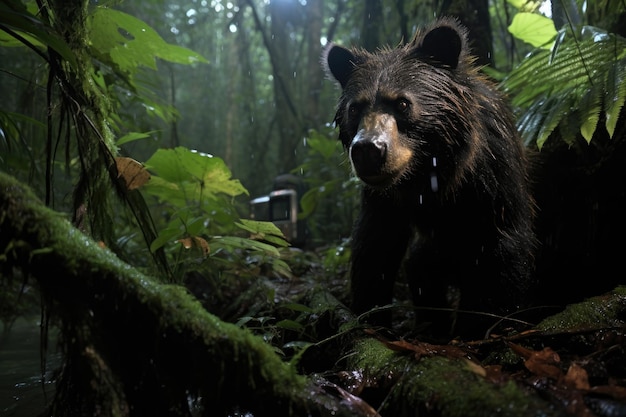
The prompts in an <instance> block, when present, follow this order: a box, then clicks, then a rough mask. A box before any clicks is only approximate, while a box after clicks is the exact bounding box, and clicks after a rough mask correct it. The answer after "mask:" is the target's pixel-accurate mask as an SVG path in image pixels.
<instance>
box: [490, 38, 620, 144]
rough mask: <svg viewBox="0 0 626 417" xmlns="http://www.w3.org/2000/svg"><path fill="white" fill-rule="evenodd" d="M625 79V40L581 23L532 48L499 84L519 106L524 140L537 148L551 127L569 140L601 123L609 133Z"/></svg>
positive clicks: (589, 133)
mask: <svg viewBox="0 0 626 417" xmlns="http://www.w3.org/2000/svg"><path fill="white" fill-rule="evenodd" d="M625 80H626V40H625V39H624V38H622V37H620V36H618V35H616V34H612V33H607V32H606V31H604V30H602V29H599V28H596V27H591V26H583V27H581V28H580V31H579V32H577V33H574V32H572V30H571V29H570V28H564V29H562V30H560V31H559V32H558V35H557V37H556V40H555V42H554V44H553V45H552V47H551V48H550V49H537V50H535V51H534V52H533V53H532V54H531V55H530V56H528V57H527V58H526V59H525V60H524V61H523V62H522V64H521V65H520V66H519V67H518V68H516V69H515V70H513V71H512V72H511V73H510V74H509V76H508V77H506V79H505V80H504V82H503V87H504V89H505V90H506V91H508V93H509V94H510V95H511V96H512V98H513V100H512V103H513V105H514V106H516V107H517V108H518V109H519V110H520V113H521V114H520V117H519V122H518V124H519V129H520V131H521V133H522V135H523V137H524V141H525V143H526V144H527V145H531V144H532V145H536V146H537V147H538V148H539V149H541V147H542V146H543V145H544V143H545V141H546V140H547V139H548V137H549V136H550V135H551V134H552V133H553V132H554V131H555V130H558V132H559V134H560V136H561V137H562V139H563V140H564V141H565V142H566V143H567V144H568V145H573V144H574V143H575V140H576V137H577V135H579V134H580V135H582V137H583V138H584V139H585V140H586V141H587V142H588V143H589V142H590V141H591V140H592V137H593V135H594V133H595V132H596V130H597V129H599V128H602V127H603V128H605V129H606V131H607V132H608V134H609V137H612V136H613V133H614V131H615V127H616V124H617V120H618V117H619V114H620V111H621V109H622V107H623V106H624V101H625V100H626V83H625V82H624V81H625ZM602 116H603V117H602ZM601 120H603V122H604V126H600V125H599V122H600V121H601Z"/></svg>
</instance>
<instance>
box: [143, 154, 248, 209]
mask: <svg viewBox="0 0 626 417" xmlns="http://www.w3.org/2000/svg"><path fill="white" fill-rule="evenodd" d="M146 168H148V169H149V170H151V171H154V172H156V173H157V175H158V176H160V177H161V179H162V180H163V181H165V182H168V183H170V185H169V186H168V188H170V189H174V188H176V187H177V189H178V190H179V191H181V192H184V193H186V194H187V198H191V199H195V200H200V199H201V198H202V197H201V196H204V197H205V198H207V197H208V198H211V194H215V193H223V194H226V195H229V196H231V197H234V196H237V195H240V194H246V195H247V194H248V190H246V189H245V187H244V186H243V185H242V184H241V183H240V182H239V180H235V179H231V172H230V169H228V167H227V166H226V164H225V163H224V161H223V160H222V159H221V158H218V157H214V156H212V155H208V154H206V153H202V152H197V151H193V150H189V149H187V148H185V147H182V146H179V147H177V148H175V149H159V150H157V151H156V152H155V153H154V154H153V155H152V157H150V159H148V161H146ZM151 182H152V181H151ZM159 185H161V184H159ZM190 193H191V195H189V194H190Z"/></svg>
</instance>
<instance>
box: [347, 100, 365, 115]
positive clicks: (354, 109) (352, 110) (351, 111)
mask: <svg viewBox="0 0 626 417" xmlns="http://www.w3.org/2000/svg"><path fill="white" fill-rule="evenodd" d="M361 107H362V106H361V105H360V104H359V103H351V104H350V106H348V116H350V117H355V116H358V115H359V113H360V112H361Z"/></svg>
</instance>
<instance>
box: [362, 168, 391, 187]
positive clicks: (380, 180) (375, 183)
mask: <svg viewBox="0 0 626 417" xmlns="http://www.w3.org/2000/svg"><path fill="white" fill-rule="evenodd" d="M356 175H357V177H359V179H360V180H361V181H363V182H364V183H365V184H367V185H369V186H370V187H374V188H385V187H387V186H389V185H391V183H392V182H393V179H394V176H393V175H390V174H382V173H381V174H369V175H365V174H359V173H358V172H356Z"/></svg>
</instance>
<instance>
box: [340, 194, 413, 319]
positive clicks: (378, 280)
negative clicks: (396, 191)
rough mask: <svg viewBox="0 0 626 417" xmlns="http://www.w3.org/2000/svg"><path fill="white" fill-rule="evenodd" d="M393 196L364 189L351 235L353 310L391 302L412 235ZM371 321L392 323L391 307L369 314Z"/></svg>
mask: <svg viewBox="0 0 626 417" xmlns="http://www.w3.org/2000/svg"><path fill="white" fill-rule="evenodd" d="M395 203H396V202H395V201H394V200H393V199H392V198H388V197H384V196H380V195H379V194H377V193H375V192H372V191H371V190H367V189H366V190H364V191H363V194H362V200H361V212H360V213H359V216H358V218H357V221H356V222H355V225H354V231H353V234H352V257H351V273H350V293H351V296H352V310H353V311H354V312H355V313H356V314H363V313H366V312H368V311H370V310H372V309H373V308H374V307H382V306H386V305H388V304H391V302H392V296H393V287H394V283H395V280H396V277H397V275H398V271H399V269H400V264H401V263H402V259H403V258H404V255H405V253H406V249H407V244H408V241H409V237H410V235H411V227H410V225H409V221H408V216H407V215H406V213H405V212H404V210H403V209H402V208H401V207H402V205H399V204H395ZM365 320H366V321H367V322H368V323H370V324H375V325H381V326H390V325H391V311H390V310H389V309H387V310H385V311H380V312H376V313H372V314H367V315H366V318H365Z"/></svg>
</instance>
